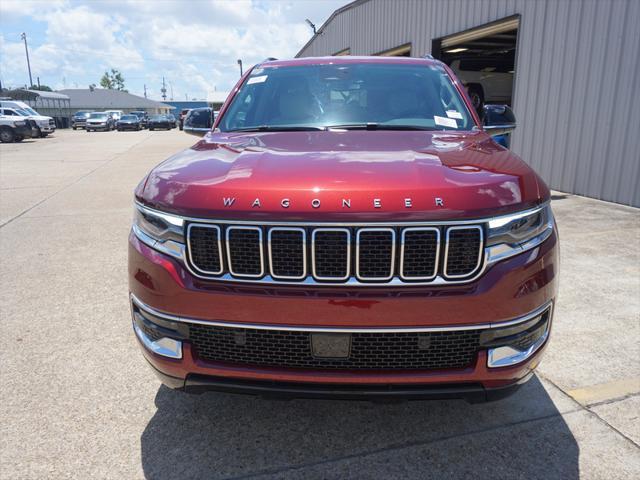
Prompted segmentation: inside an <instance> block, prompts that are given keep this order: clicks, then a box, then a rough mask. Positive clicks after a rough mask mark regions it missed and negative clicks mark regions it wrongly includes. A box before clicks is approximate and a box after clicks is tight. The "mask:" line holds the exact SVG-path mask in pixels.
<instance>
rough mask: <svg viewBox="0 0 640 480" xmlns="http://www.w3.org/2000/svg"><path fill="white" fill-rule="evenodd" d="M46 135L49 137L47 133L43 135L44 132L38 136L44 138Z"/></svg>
mask: <svg viewBox="0 0 640 480" xmlns="http://www.w3.org/2000/svg"><path fill="white" fill-rule="evenodd" d="M47 135H49V134H48V133H44V132H43V133H41V134H40V136H41V137H42V138H44V137H46V136H47Z"/></svg>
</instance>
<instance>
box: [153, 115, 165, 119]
mask: <svg viewBox="0 0 640 480" xmlns="http://www.w3.org/2000/svg"><path fill="white" fill-rule="evenodd" d="M164 119H165V116H164V115H152V116H151V120H164Z"/></svg>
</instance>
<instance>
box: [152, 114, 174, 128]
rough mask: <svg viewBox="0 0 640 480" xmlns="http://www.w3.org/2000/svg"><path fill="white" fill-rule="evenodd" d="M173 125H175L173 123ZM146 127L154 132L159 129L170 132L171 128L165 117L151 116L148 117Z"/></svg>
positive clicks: (169, 120)
mask: <svg viewBox="0 0 640 480" xmlns="http://www.w3.org/2000/svg"><path fill="white" fill-rule="evenodd" d="M173 124H174V125H175V121H174V122H173ZM147 125H148V126H149V130H156V129H159V128H164V129H167V130H171V129H172V128H173V127H172V126H171V119H170V118H169V117H167V116H166V115H152V116H151V117H149V121H148V122H147Z"/></svg>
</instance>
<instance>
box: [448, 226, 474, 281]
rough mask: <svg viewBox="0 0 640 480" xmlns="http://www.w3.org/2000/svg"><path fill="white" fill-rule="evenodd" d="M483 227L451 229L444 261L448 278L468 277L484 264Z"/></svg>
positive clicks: (449, 229)
mask: <svg viewBox="0 0 640 480" xmlns="http://www.w3.org/2000/svg"><path fill="white" fill-rule="evenodd" d="M482 241H483V239H482V227H479V226H469V227H462V226H460V227H449V228H448V229H447V246H446V251H445V259H444V274H445V276H446V277H448V278H462V277H468V276H469V275H471V274H472V273H474V272H475V271H476V270H477V269H478V268H479V267H480V264H481V263H482Z"/></svg>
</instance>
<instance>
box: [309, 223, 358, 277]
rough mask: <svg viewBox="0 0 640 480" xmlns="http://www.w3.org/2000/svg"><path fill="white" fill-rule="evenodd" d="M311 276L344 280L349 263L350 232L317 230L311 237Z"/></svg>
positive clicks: (334, 229) (337, 229) (327, 229)
mask: <svg viewBox="0 0 640 480" xmlns="http://www.w3.org/2000/svg"><path fill="white" fill-rule="evenodd" d="M311 244H312V245H311V263H312V266H313V276H314V277H315V278H316V279H318V280H346V279H347V278H349V273H350V272H349V271H350V268H349V267H350V263H351V232H350V231H349V230H348V229H346V228H317V229H315V230H314V231H313V234H312V237H311Z"/></svg>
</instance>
